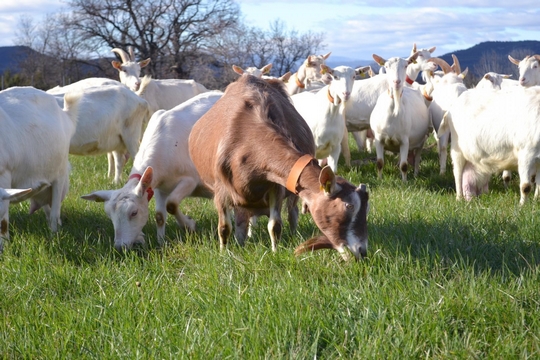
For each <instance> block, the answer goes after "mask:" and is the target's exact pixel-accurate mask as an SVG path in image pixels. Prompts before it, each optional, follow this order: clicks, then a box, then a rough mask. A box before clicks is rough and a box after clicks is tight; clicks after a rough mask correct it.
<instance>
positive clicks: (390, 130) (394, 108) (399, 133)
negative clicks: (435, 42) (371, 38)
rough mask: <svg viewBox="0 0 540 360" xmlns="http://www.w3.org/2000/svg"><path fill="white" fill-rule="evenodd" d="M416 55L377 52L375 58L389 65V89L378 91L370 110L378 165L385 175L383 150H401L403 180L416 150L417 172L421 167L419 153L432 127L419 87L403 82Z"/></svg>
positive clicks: (387, 67) (387, 74)
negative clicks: (386, 56)
mask: <svg viewBox="0 0 540 360" xmlns="http://www.w3.org/2000/svg"><path fill="white" fill-rule="evenodd" d="M415 57H416V54H415V55H412V56H411V57H409V58H408V59H402V58H397V57H394V58H390V59H388V60H386V61H385V60H383V59H382V58H380V57H378V56H376V55H374V59H375V60H376V61H379V62H382V61H384V67H385V69H386V81H387V82H386V88H387V90H386V92H384V93H382V94H381V95H379V98H378V99H377V103H376V104H375V107H374V108H373V112H372V113H371V120H370V124H371V129H372V130H373V135H374V137H375V141H374V142H375V149H376V151H377V167H378V175H379V178H381V177H382V167H383V165H384V152H385V150H389V151H392V152H399V155H400V163H399V166H400V169H401V176H402V180H403V181H406V180H407V171H406V170H407V166H408V164H407V158H408V154H409V151H411V152H413V153H414V155H415V157H414V174H415V175H416V174H417V173H418V170H419V163H420V155H421V151H422V148H423V146H424V142H425V140H426V137H427V134H428V128H429V115H428V110H427V107H426V105H425V102H424V99H423V96H422V95H421V94H420V92H419V91H417V90H414V89H412V88H409V87H406V86H404V83H405V77H406V69H407V67H408V65H409V64H410V63H411V62H412V61H414V59H415Z"/></svg>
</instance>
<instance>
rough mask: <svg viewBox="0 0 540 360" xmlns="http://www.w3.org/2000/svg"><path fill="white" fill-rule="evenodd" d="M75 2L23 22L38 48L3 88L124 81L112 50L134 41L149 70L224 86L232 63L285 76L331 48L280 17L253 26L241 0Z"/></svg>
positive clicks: (22, 36) (26, 40) (23, 35)
mask: <svg viewBox="0 0 540 360" xmlns="http://www.w3.org/2000/svg"><path fill="white" fill-rule="evenodd" d="M67 6H68V8H67V11H66V12H62V13H58V14H52V15H48V16H47V17H46V19H45V20H43V21H42V22H36V21H35V20H34V19H33V18H30V17H23V18H21V19H20V20H19V24H18V29H17V33H18V34H19V35H18V37H17V39H16V45H20V46H26V47H28V48H30V49H31V50H32V51H28V53H27V56H25V57H24V58H22V59H21V60H20V62H18V67H19V71H18V72H17V73H16V74H15V73H12V72H9V71H8V72H5V73H4V74H3V88H7V87H10V86H22V85H32V86H34V87H37V88H40V89H49V88H51V87H54V86H57V85H65V84H69V83H72V82H75V81H78V80H80V79H82V78H86V77H90V76H99V77H110V78H113V79H117V78H118V74H117V70H116V69H114V68H113V67H112V66H111V60H114V59H115V55H114V54H113V53H112V52H111V49H113V48H122V49H125V50H127V48H128V47H129V46H131V47H133V49H134V52H135V56H136V58H137V60H143V59H147V58H150V59H151V61H150V64H149V65H148V66H147V67H145V68H144V69H143V71H142V73H143V75H144V74H149V75H152V77H154V78H158V79H165V78H177V79H194V80H196V81H198V82H200V83H202V84H204V85H205V86H206V87H208V88H211V89H223V88H224V87H225V86H226V85H227V84H229V83H230V82H231V81H232V80H234V79H235V78H236V77H237V75H236V74H235V73H234V72H233V71H232V69H231V67H232V65H238V66H240V67H244V68H245V67H249V66H256V67H259V68H260V67H262V66H264V65H266V64H268V63H272V64H273V67H272V73H271V75H275V76H281V75H283V74H284V73H286V72H287V71H295V70H296V67H297V66H298V63H299V61H301V60H304V59H305V58H307V56H308V55H310V54H315V53H318V52H319V51H322V49H324V47H325V46H324V44H323V34H321V33H312V32H308V33H299V32H297V31H295V30H289V29H287V27H286V25H285V24H284V23H283V22H281V21H279V20H275V21H274V22H273V23H272V24H271V25H270V29H269V30H262V29H260V28H257V27H250V26H247V25H246V24H245V23H244V22H243V21H242V14H241V12H240V9H239V7H238V4H237V3H236V2H235V1H233V0H206V1H203V0H158V1H154V0H152V1H149V0H108V1H101V0H71V1H69V2H68V3H67Z"/></svg>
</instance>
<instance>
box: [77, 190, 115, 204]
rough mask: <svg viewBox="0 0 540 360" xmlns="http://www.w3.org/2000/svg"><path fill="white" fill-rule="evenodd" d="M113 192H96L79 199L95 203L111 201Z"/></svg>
mask: <svg viewBox="0 0 540 360" xmlns="http://www.w3.org/2000/svg"><path fill="white" fill-rule="evenodd" d="M112 193H113V190H98V191H94V192H93V193H91V194H87V195H83V196H81V199H84V200H88V201H95V202H105V201H109V200H110V199H111V195H112Z"/></svg>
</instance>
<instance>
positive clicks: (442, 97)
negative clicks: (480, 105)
mask: <svg viewBox="0 0 540 360" xmlns="http://www.w3.org/2000/svg"><path fill="white" fill-rule="evenodd" d="M452 56H453V57H454V66H453V67H452V66H450V65H449V64H448V63H447V62H446V61H444V60H443V59H439V58H431V59H430V60H429V61H430V62H435V63H437V64H438V65H439V66H440V67H441V69H442V70H443V72H444V75H443V76H442V77H440V78H436V79H435V78H434V77H428V78H427V81H428V83H430V82H432V83H433V91H432V92H431V98H432V101H431V104H430V105H429V118H430V122H431V125H432V126H433V130H434V132H435V135H436V136H435V139H436V140H437V150H438V153H439V169H440V174H444V173H445V172H446V162H447V159H448V143H449V141H450V133H449V132H448V131H442V132H441V131H440V130H439V127H440V124H441V122H442V119H443V116H444V113H445V112H446V111H447V110H448V109H449V108H450V106H451V105H452V103H453V102H454V101H455V100H456V99H457V98H458V97H459V96H460V95H461V94H462V93H463V92H465V91H467V87H466V86H465V85H464V84H463V78H464V77H465V75H466V74H467V70H466V71H464V72H462V71H461V66H460V65H459V60H458V59H457V57H455V55H452Z"/></svg>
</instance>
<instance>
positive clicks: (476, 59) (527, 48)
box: [0, 40, 540, 78]
mask: <svg viewBox="0 0 540 360" xmlns="http://www.w3.org/2000/svg"><path fill="white" fill-rule="evenodd" d="M33 51H34V50H32V49H30V48H29V47H26V46H3V47H0V74H2V73H4V71H6V70H8V69H9V70H11V71H12V72H13V73H16V72H18V71H19V67H18V63H19V62H20V61H21V60H24V59H25V58H26V56H28V54H30V53H32V52H33ZM452 54H454V55H456V56H457V58H458V60H459V62H460V65H461V68H462V70H464V69H465V68H466V67H468V68H469V74H471V75H472V76H474V77H476V78H479V77H481V76H483V75H484V73H485V66H480V64H481V63H485V62H486V61H485V59H486V58H489V59H492V58H496V59H493V60H494V61H493V62H492V63H493V64H495V63H496V61H499V63H502V64H504V65H507V66H509V67H510V66H513V68H512V69H513V70H514V71H515V65H512V64H510V62H509V61H508V55H512V56H513V57H515V58H517V59H522V58H523V57H524V56H526V55H534V54H540V41H533V40H530V41H486V42H483V43H480V44H477V45H475V46H473V47H471V48H469V49H465V50H457V51H454V52H451V53H448V54H444V55H437V54H435V55H437V56H438V57H440V58H442V59H444V60H445V61H446V62H448V63H449V64H452V63H453V60H452ZM326 62H327V64H328V65H329V66H330V67H335V66H339V65H347V66H351V67H358V66H361V65H366V64H370V65H372V66H373V68H374V70H375V71H378V69H379V67H378V65H376V63H375V62H374V61H373V60H352V59H350V58H347V57H340V56H330V57H329V58H328V60H327V61H326ZM90 70H91V69H90V68H89V69H88V71H90ZM491 71H499V70H498V69H493V70H491Z"/></svg>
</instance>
